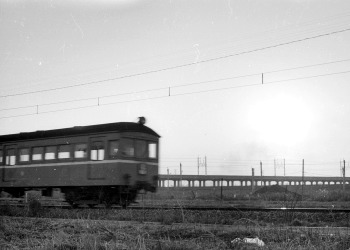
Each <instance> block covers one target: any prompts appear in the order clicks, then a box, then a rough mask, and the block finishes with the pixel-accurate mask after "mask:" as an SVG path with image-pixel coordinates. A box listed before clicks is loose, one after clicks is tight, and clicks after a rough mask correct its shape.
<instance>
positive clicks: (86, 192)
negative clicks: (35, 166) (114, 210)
mask: <svg viewBox="0 0 350 250" xmlns="http://www.w3.org/2000/svg"><path fill="white" fill-rule="evenodd" d="M55 188H56V189H57V188H59V187H55ZM30 190H37V191H40V192H41V195H42V196H48V197H50V196H52V194H53V188H19V187H9V188H5V189H3V191H5V192H7V193H8V194H10V196H11V197H13V198H21V197H24V196H25V193H26V192H27V191H30ZM60 190H61V191H60V192H61V193H62V194H64V198H65V200H66V201H67V202H68V203H69V204H70V205H71V207H73V208H77V207H79V206H82V205H87V206H89V207H94V206H96V205H100V204H102V205H104V206H105V207H106V208H110V207H111V206H112V205H119V206H122V207H123V208H126V207H127V206H129V205H130V203H132V202H134V201H135V199H136V196H137V194H138V192H139V191H140V190H145V191H151V192H155V190H156V188H155V187H153V186H151V185H150V184H148V183H137V185H135V186H127V185H126V186H84V187H79V186H69V187H60ZM0 191H1V190H0Z"/></svg>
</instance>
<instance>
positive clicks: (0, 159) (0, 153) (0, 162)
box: [0, 150, 4, 165]
mask: <svg viewBox="0 0 350 250" xmlns="http://www.w3.org/2000/svg"><path fill="white" fill-rule="evenodd" d="M3 159H4V158H3V156H2V150H0V165H2V161H3Z"/></svg>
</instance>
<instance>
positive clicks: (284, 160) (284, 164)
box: [283, 159, 286, 176]
mask: <svg viewBox="0 0 350 250" xmlns="http://www.w3.org/2000/svg"><path fill="white" fill-rule="evenodd" d="M283 169H284V176H286V159H283Z"/></svg>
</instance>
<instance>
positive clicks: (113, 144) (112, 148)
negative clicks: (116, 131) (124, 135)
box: [109, 141, 119, 158]
mask: <svg viewBox="0 0 350 250" xmlns="http://www.w3.org/2000/svg"><path fill="white" fill-rule="evenodd" d="M118 150H119V141H110V142H109V156H110V157H112V158H116V157H117V155H118Z"/></svg>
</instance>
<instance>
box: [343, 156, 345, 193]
mask: <svg viewBox="0 0 350 250" xmlns="http://www.w3.org/2000/svg"><path fill="white" fill-rule="evenodd" d="M343 192H345V160H343Z"/></svg>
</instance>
